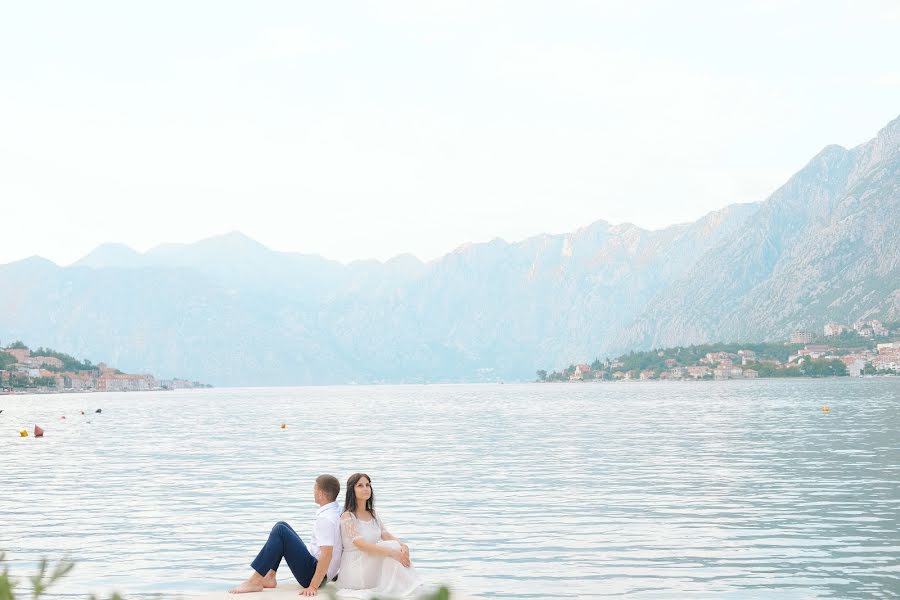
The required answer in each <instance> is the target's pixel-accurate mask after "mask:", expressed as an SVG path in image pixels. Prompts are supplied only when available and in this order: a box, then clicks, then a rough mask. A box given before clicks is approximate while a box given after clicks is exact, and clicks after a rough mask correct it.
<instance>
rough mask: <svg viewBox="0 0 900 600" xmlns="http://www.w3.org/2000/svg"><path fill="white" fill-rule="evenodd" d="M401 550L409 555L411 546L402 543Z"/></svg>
mask: <svg viewBox="0 0 900 600" xmlns="http://www.w3.org/2000/svg"><path fill="white" fill-rule="evenodd" d="M400 551H401V552H402V553H403V554H405V555H407V556H409V546H407V545H406V544H400Z"/></svg>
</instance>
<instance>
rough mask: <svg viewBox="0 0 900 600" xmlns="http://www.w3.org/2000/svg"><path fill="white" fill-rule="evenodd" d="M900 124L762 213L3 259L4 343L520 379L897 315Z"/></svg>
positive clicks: (144, 366) (285, 367) (255, 365)
mask: <svg viewBox="0 0 900 600" xmlns="http://www.w3.org/2000/svg"><path fill="white" fill-rule="evenodd" d="M898 206H900V119H898V120H897V121H894V122H892V123H891V124H889V125H888V126H887V127H886V128H885V129H884V130H882V131H881V132H880V134H879V135H878V137H877V138H875V139H874V140H872V141H870V142H868V143H867V144H863V145H861V146H859V147H857V148H854V149H852V150H846V149H843V148H840V147H838V146H829V147H827V148H825V149H824V150H823V151H822V152H821V153H819V154H818V155H817V156H816V157H815V158H813V159H812V160H811V161H810V163H809V164H808V165H807V166H806V167H804V168H803V169H802V170H801V171H800V172H798V173H797V174H796V175H795V176H794V177H792V178H791V179H790V180H789V181H788V182H787V183H785V185H784V186H782V187H781V188H780V189H778V190H777V191H776V192H775V193H774V194H772V196H771V197H770V198H768V199H767V200H766V201H765V202H762V203H757V204H746V205H733V206H729V207H727V208H725V209H723V210H721V211H717V212H715V213H711V214H710V215H707V216H706V217H704V218H703V219H700V220H699V221H696V222H694V223H688V224H682V225H675V226H672V227H668V228H665V229H662V230H658V231H646V230H643V229H640V228H638V227H635V226H633V225H629V224H625V225H618V226H612V225H610V224H608V223H606V222H603V221H598V222H596V223H594V224H592V225H590V226H588V227H585V228H582V229H580V230H578V231H575V232H572V233H569V234H564V235H541V236H537V237H534V238H531V239H527V240H524V241H522V242H518V243H514V244H510V243H507V242H504V241H502V240H494V241H492V242H489V243H485V244H468V245H465V246H462V247H460V248H458V249H457V250H456V251H454V252H452V253H450V254H448V255H447V256H445V257H443V258H441V259H439V260H435V261H432V262H430V263H427V264H426V263H422V262H420V261H418V260H417V259H415V258H414V257H411V256H400V257H397V258H395V259H393V260H391V261H388V262H387V263H380V262H377V261H360V262H356V263H351V264H349V265H342V264H340V263H335V262H333V261H328V260H325V259H323V258H321V257H318V256H310V255H300V254H292V253H281V252H273V251H271V250H269V249H268V248H266V247H265V246H262V245H261V244H258V243H257V242H255V241H253V240H251V239H249V238H247V237H245V236H243V235H241V234H238V233H232V234H228V235H225V236H220V237H217V238H212V239H209V240H204V241H202V242H198V243H197V244H190V245H167V246H162V247H159V248H156V249H154V250H151V251H150V252H148V253H146V254H138V253H136V252H134V251H132V250H130V249H128V248H125V247H121V246H104V247H101V248H98V250H96V251H95V252H93V253H91V254H90V255H88V256H87V257H85V258H84V259H82V261H79V263H76V265H73V266H71V267H67V268H62V267H58V266H56V265H53V264H52V263H49V262H47V261H44V260H42V259H29V260H27V261H21V262H19V263H14V264H11V265H4V266H0V286H2V288H3V293H2V294H0V336H2V337H3V338H4V341H5V340H6V339H8V338H12V337H20V338H22V339H24V340H26V341H29V342H32V343H35V344H41V345H49V346H54V347H56V348H58V349H60V350H64V351H66V352H70V353H72V354H75V355H78V356H85V357H88V358H91V359H93V360H106V361H108V362H112V363H115V364H116V365H117V366H120V367H121V368H123V369H126V370H129V371H142V370H146V371H151V372H153V373H156V374H158V375H160V376H173V375H178V376H189V377H192V378H199V379H203V380H205V381H209V382H212V383H215V384H219V385H227V384H232V385H238V384H292V383H295V384H299V383H342V382H348V381H422V380H430V381H436V380H457V381H459V380H465V381H477V380H494V379H497V378H504V379H516V378H528V377H531V376H532V375H533V373H534V370H535V369H537V368H542V367H554V366H560V365H565V364H568V363H569V362H571V361H573V360H578V359H585V358H593V357H595V356H601V357H602V356H606V355H614V354H617V353H619V352H622V351H625V350H629V349H637V348H649V347H656V346H665V345H673V344H683V343H691V342H702V341H714V340H761V339H780V338H783V337H784V336H786V335H787V334H788V333H789V332H790V331H791V330H792V329H795V328H810V329H818V328H819V327H821V325H822V324H824V323H825V322H826V321H828V320H837V321H843V322H848V321H851V320H854V319H856V318H859V317H862V316H867V315H873V316H879V317H882V318H887V319H896V318H900V210H898Z"/></svg>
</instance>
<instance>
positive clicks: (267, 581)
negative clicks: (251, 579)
mask: <svg viewBox="0 0 900 600" xmlns="http://www.w3.org/2000/svg"><path fill="white" fill-rule="evenodd" d="M262 585H263V587H264V588H273V587H275V586H276V585H278V584H277V583H275V571H269V574H268V575H266V576H265V577H263V581H262Z"/></svg>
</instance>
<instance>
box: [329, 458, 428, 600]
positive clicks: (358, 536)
mask: <svg viewBox="0 0 900 600" xmlns="http://www.w3.org/2000/svg"><path fill="white" fill-rule="evenodd" d="M341 541H342V543H343V549H344V550H343V554H342V555H341V569H340V575H339V576H338V580H337V587H338V590H339V595H340V596H341V597H342V598H369V597H371V596H388V597H391V598H402V597H405V596H407V597H408V596H412V595H414V594H415V593H416V592H418V591H420V588H423V585H422V580H421V578H420V577H419V574H418V573H416V570H415V569H413V567H412V563H411V562H410V560H409V547H408V546H407V545H406V544H403V543H401V542H400V540H398V539H397V538H396V537H394V536H393V535H391V534H390V533H389V532H388V530H387V529H385V527H384V523H382V522H381V519H379V518H378V517H377V516H376V515H375V493H374V492H373V490H372V480H371V479H370V478H369V476H368V475H366V474H365V473H355V474H353V475H351V476H350V478H349V479H348V480H347V492H346V496H345V499H344V512H343V514H341ZM422 591H424V588H423V590H422Z"/></svg>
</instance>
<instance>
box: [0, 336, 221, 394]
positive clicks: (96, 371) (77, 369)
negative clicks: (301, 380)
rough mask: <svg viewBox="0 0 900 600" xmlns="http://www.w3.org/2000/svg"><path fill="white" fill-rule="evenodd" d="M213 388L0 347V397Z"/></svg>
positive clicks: (42, 351) (20, 348) (64, 356)
mask: <svg viewBox="0 0 900 600" xmlns="http://www.w3.org/2000/svg"><path fill="white" fill-rule="evenodd" d="M202 387H212V386H209V385H206V384H202V383H199V382H196V381H188V380H187V379H156V378H155V377H154V376H153V375H149V374H131V373H123V372H122V371H120V370H118V369H116V368H113V367H109V366H107V365H106V364H105V363H99V364H97V365H93V364H91V363H90V361H87V360H83V361H79V360H77V359H75V358H73V357H71V356H69V355H68V354H64V353H62V352H56V351H54V350H50V349H44V348H39V349H37V350H35V351H32V350H31V349H30V348H28V347H27V346H26V345H25V344H23V343H22V342H15V343H13V344H10V345H9V347H7V348H0V394H3V393H5V394H13V393H23V394H24V393H28V394H34V393H61V392H143V391H150V390H176V389H191V388H202Z"/></svg>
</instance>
